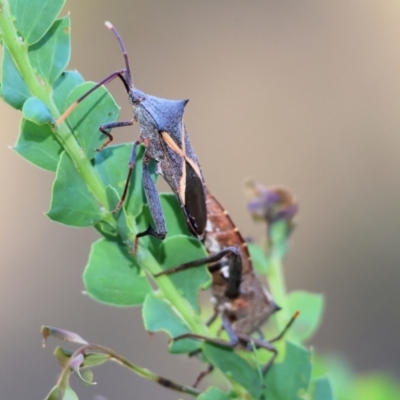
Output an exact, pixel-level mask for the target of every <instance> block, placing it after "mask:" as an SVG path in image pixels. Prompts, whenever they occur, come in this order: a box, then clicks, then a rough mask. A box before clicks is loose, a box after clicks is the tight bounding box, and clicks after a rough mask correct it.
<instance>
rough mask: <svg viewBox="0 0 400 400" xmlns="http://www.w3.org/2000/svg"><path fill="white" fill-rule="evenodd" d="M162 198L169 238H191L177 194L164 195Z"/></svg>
mask: <svg viewBox="0 0 400 400" xmlns="http://www.w3.org/2000/svg"><path fill="white" fill-rule="evenodd" d="M160 198H161V205H162V208H163V213H164V216H165V221H166V223H167V231H168V236H167V237H171V236H173V235H186V236H190V235H191V233H190V232H189V229H188V227H187V224H186V219H185V216H184V215H183V212H182V209H181V207H180V205H179V202H178V199H177V198H176V196H175V194H173V193H162V194H161V195H160Z"/></svg>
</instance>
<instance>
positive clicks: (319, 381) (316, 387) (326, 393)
mask: <svg viewBox="0 0 400 400" xmlns="http://www.w3.org/2000/svg"><path fill="white" fill-rule="evenodd" d="M312 396H313V397H312V399H313V400H334V399H335V397H334V395H333V389H332V384H331V382H330V380H329V378H327V377H320V378H316V379H314V380H313V381H312Z"/></svg>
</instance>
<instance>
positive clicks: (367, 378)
mask: <svg viewBox="0 0 400 400" xmlns="http://www.w3.org/2000/svg"><path fill="white" fill-rule="evenodd" d="M399 398H400V385H399V383H398V381H396V380H395V379H394V378H392V377H390V376H387V375H384V374H383V373H376V374H365V375H363V376H361V377H360V378H359V379H357V381H356V382H355V385H354V393H353V395H352V399H368V400H392V399H396V400H397V399H399Z"/></svg>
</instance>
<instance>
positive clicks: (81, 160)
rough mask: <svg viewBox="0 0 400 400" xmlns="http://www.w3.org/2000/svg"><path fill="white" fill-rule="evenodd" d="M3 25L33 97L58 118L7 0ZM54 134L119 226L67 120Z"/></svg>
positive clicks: (0, 15) (0, 5)
mask: <svg viewBox="0 0 400 400" xmlns="http://www.w3.org/2000/svg"><path fill="white" fill-rule="evenodd" d="M0 27H1V29H2V33H3V41H4V43H5V45H6V46H7V48H8V50H9V52H10V54H11V56H12V58H13V60H14V62H15V65H16V66H17V68H18V70H19V71H20V73H21V76H22V77H23V79H24V81H25V83H26V84H27V86H28V88H29V90H30V92H31V94H32V96H35V97H37V98H38V99H40V100H41V101H43V102H44V103H45V104H46V106H47V107H48V108H49V110H50V112H51V114H52V115H53V117H54V118H55V119H57V118H58V117H59V116H60V112H59V110H58V109H57V107H56V105H55V103H54V101H53V99H52V97H51V89H50V88H48V87H47V86H46V85H43V84H42V83H41V82H39V80H38V79H37V77H36V74H35V72H34V70H33V68H32V65H31V62H30V59H29V55H28V46H27V45H26V43H25V42H24V41H22V40H21V39H20V38H19V37H18V33H17V31H16V29H15V26H14V24H13V19H12V15H11V10H10V5H9V2H8V1H7V0H1V2H0ZM53 133H54V136H55V137H56V138H57V140H58V141H59V142H60V144H61V145H62V146H63V148H64V150H65V151H66V153H67V154H68V155H69V156H70V158H71V160H72V162H73V163H74V165H75V167H76V169H77V170H78V172H79V173H80V175H81V176H82V178H83V179H84V180H85V182H86V184H87V185H88V187H89V189H90V190H91V192H92V193H93V195H94V196H95V198H96V199H97V201H98V202H99V204H100V206H101V210H102V213H103V218H102V219H103V220H104V221H106V222H107V223H108V224H110V225H111V226H112V227H114V228H116V222H115V218H114V216H113V215H112V213H111V212H110V207H109V204H108V198H107V195H106V190H105V187H104V185H103V183H102V182H101V180H100V178H99V176H98V175H97V173H96V172H95V170H94V168H93V167H92V165H91V163H90V161H89V160H88V159H87V157H86V156H85V154H84V153H83V152H82V149H81V147H80V146H79V144H78V142H77V141H76V140H75V137H74V136H73V134H72V132H71V131H70V129H69V127H68V126H67V124H65V123H64V124H62V125H61V126H57V127H56V128H55V129H54V130H53Z"/></svg>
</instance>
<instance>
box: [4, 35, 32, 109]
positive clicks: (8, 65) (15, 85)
mask: <svg viewBox="0 0 400 400" xmlns="http://www.w3.org/2000/svg"><path fill="white" fill-rule="evenodd" d="M2 79H3V81H2V85H1V96H2V97H3V99H4V101H5V102H6V103H8V104H9V105H10V106H11V107H14V108H16V109H17V110H21V109H22V106H23V104H24V102H25V100H26V99H27V98H28V97H30V91H29V89H28V86H26V83H25V82H24V80H23V79H22V76H21V74H20V73H19V71H18V69H17V67H16V66H15V64H14V61H13V60H12V58H11V54H10V52H9V50H8V48H7V46H6V45H5V43H4V44H3V64H2Z"/></svg>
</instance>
